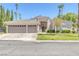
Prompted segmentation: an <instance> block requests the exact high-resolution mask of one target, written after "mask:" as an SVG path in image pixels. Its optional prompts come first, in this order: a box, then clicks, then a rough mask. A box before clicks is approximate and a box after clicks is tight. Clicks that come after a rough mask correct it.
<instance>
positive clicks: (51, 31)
mask: <svg viewBox="0 0 79 59" xmlns="http://www.w3.org/2000/svg"><path fill="white" fill-rule="evenodd" d="M59 32H60V31H59V30H57V31H56V33H59ZM47 33H55V30H48V31H47Z"/></svg>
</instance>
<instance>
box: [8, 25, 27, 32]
mask: <svg viewBox="0 0 79 59" xmlns="http://www.w3.org/2000/svg"><path fill="white" fill-rule="evenodd" d="M25 32H26V25H9V26H8V33H25Z"/></svg>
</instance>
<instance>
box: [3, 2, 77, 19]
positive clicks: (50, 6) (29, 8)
mask: <svg viewBox="0 0 79 59" xmlns="http://www.w3.org/2000/svg"><path fill="white" fill-rule="evenodd" d="M58 5H59V4H58V3H22V4H21V3H20V4H19V7H18V12H19V13H21V15H22V19H29V18H33V17H35V16H38V15H42V16H48V17H50V18H54V17H56V16H57V15H58ZM3 6H4V8H5V9H9V10H13V11H15V4H13V3H10V4H9V3H7V4H3ZM67 12H73V13H77V4H76V3H70V4H68V3H65V4H64V11H63V13H64V14H65V13H67Z"/></svg>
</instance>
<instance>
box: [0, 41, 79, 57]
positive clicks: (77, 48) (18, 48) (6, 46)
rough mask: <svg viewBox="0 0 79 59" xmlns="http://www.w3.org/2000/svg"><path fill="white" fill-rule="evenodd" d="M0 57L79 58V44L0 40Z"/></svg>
mask: <svg viewBox="0 0 79 59" xmlns="http://www.w3.org/2000/svg"><path fill="white" fill-rule="evenodd" d="M0 56H79V42H41V43H40V42H29V41H28V42H27V41H20V40H0Z"/></svg>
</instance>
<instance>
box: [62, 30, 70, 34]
mask: <svg viewBox="0 0 79 59" xmlns="http://www.w3.org/2000/svg"><path fill="white" fill-rule="evenodd" d="M62 33H70V30H62Z"/></svg>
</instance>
